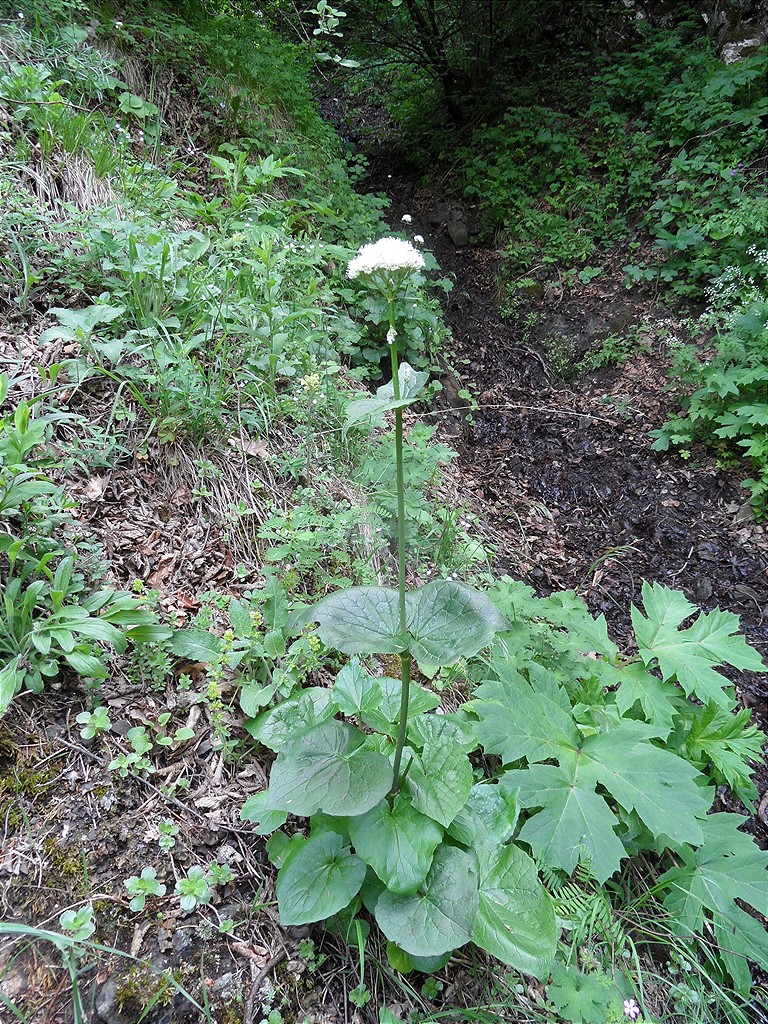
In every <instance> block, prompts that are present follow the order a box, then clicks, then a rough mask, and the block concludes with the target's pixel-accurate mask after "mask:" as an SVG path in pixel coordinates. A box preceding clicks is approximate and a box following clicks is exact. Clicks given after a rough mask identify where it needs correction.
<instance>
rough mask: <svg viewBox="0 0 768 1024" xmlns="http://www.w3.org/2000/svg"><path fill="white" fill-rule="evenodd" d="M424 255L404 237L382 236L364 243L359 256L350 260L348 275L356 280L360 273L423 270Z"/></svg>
mask: <svg viewBox="0 0 768 1024" xmlns="http://www.w3.org/2000/svg"><path fill="white" fill-rule="evenodd" d="M425 266H426V264H425V262H424V257H423V256H422V255H421V253H420V252H419V251H418V250H417V249H414V247H413V246H412V245H411V243H410V242H406V241H404V240H403V239H402V238H380V239H379V241H378V242H370V243H369V244H368V245H364V246H363V247H362V248H361V249H360V250H359V251H358V254H357V256H355V257H354V258H353V259H351V260H350V261H349V266H348V267H347V277H349V278H350V279H352V280H354V279H355V278H356V277H357V276H358V275H360V274H374V273H376V272H377V271H387V270H410V271H415V270H423V269H424V267H425Z"/></svg>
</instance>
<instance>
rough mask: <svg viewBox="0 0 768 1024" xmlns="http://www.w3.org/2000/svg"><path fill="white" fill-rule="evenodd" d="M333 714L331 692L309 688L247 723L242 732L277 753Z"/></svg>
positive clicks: (320, 687)
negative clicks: (244, 730) (245, 731)
mask: <svg viewBox="0 0 768 1024" xmlns="http://www.w3.org/2000/svg"><path fill="white" fill-rule="evenodd" d="M335 713H336V705H335V704H334V701H333V696H332V694H331V691H330V690H326V689H325V688H324V687H322V686H310V687H308V688H307V689H306V690H302V691H301V693H300V694H299V695H298V697H291V698H290V699H289V700H284V701H283V702H282V704H278V705H277V707H274V708H270V709H269V710H268V711H263V712H262V713H261V714H260V715H258V716H257V717H256V718H254V719H253V720H252V721H246V722H245V728H246V729H247V731H248V732H249V733H250V734H251V736H252V737H253V738H254V739H255V740H257V741H258V742H259V743H261V744H262V745H263V746H265V747H269V749H270V750H278V751H279V750H282V748H283V747H284V746H286V745H287V744H289V743H292V742H293V741H294V740H295V739H296V738H297V737H298V736H300V735H301V734H302V733H305V732H307V730H308V729H314V728H315V726H318V725H321V724H322V723H323V722H327V721H328V719H329V718H332V717H333V716H334V714H335Z"/></svg>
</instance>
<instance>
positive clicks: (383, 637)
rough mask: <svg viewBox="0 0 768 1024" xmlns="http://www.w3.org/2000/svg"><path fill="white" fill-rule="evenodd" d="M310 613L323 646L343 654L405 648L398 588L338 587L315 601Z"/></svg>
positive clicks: (395, 650)
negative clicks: (333, 591) (341, 588)
mask: <svg viewBox="0 0 768 1024" xmlns="http://www.w3.org/2000/svg"><path fill="white" fill-rule="evenodd" d="M312 615H313V618H314V619H315V620H316V621H317V622H318V623H319V625H318V629H317V632H318V634H319V635H320V639H321V640H322V641H323V643H324V644H325V645H326V647H333V648H335V649H336V650H337V651H342V652H343V653H344V654H399V653H400V652H401V651H404V650H406V649H407V647H408V638H407V637H404V636H402V635H401V633H400V613H399V603H398V596H397V591H396V590H392V589H391V588H390V587H350V588H349V589H348V590H337V591H336V593H335V594H329V595H328V597H324V598H322V599H321V600H320V601H318V602H317V604H316V605H315V607H314V610H313V613H312Z"/></svg>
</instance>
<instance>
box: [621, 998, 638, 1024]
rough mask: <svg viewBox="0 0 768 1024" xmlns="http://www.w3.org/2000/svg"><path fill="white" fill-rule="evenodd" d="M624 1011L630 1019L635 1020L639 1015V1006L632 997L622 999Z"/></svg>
mask: <svg viewBox="0 0 768 1024" xmlns="http://www.w3.org/2000/svg"><path fill="white" fill-rule="evenodd" d="M624 1013H625V1014H626V1015H627V1017H629V1019H630V1020H637V1018H638V1017H639V1016H640V1007H639V1006H638V1005H637V1003H636V1002H635V1000H634V999H625V1000H624Z"/></svg>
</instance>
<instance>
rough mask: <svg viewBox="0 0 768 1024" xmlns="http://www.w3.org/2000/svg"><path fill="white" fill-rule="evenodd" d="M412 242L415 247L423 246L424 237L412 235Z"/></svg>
mask: <svg viewBox="0 0 768 1024" xmlns="http://www.w3.org/2000/svg"><path fill="white" fill-rule="evenodd" d="M413 240H414V242H415V243H416V245H424V236H423V235H414V236H413Z"/></svg>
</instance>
